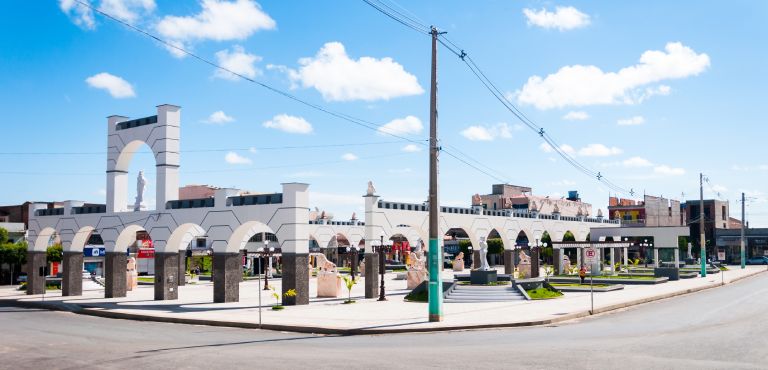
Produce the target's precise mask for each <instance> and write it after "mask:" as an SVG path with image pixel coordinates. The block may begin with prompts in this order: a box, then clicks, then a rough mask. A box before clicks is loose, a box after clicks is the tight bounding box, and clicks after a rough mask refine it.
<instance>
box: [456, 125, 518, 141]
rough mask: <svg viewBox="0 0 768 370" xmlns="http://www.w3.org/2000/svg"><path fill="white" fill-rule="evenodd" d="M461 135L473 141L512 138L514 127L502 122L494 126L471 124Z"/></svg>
mask: <svg viewBox="0 0 768 370" xmlns="http://www.w3.org/2000/svg"><path fill="white" fill-rule="evenodd" d="M461 135H462V136H464V137H465V138H467V139H469V140H471V141H492V140H494V139H496V138H504V139H509V138H512V128H510V127H509V125H508V124H506V123H504V122H502V123H497V124H495V125H493V126H484V125H476V126H469V127H467V128H466V129H464V130H462V131H461Z"/></svg>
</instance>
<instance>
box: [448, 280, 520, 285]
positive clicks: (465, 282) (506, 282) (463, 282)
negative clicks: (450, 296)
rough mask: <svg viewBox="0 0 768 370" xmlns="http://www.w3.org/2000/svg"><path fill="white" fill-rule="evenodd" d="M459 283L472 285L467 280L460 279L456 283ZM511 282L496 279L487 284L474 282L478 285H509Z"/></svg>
mask: <svg viewBox="0 0 768 370" xmlns="http://www.w3.org/2000/svg"><path fill="white" fill-rule="evenodd" d="M458 284H459V285H472V283H471V282H469V281H460V282H459V283H458ZM510 284H511V283H510V282H509V281H496V282H490V283H488V284H476V285H478V286H499V285H510Z"/></svg>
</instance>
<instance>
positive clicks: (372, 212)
mask: <svg viewBox="0 0 768 370" xmlns="http://www.w3.org/2000/svg"><path fill="white" fill-rule="evenodd" d="M363 198H365V254H374V251H373V243H374V240H376V241H379V234H377V232H380V231H381V225H377V223H376V221H378V218H379V217H377V214H378V212H379V207H378V203H379V196H378V195H366V196H364V197H363ZM367 267H368V266H366V268H367Z"/></svg>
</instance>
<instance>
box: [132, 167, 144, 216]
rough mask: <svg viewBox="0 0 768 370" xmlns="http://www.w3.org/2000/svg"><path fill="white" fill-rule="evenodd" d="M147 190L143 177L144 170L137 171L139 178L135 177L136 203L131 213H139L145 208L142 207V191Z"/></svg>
mask: <svg viewBox="0 0 768 370" xmlns="http://www.w3.org/2000/svg"><path fill="white" fill-rule="evenodd" d="M145 190H147V179H146V178H145V177H144V170H141V171H139V176H138V177H136V203H134V204H133V211H134V212H138V211H141V209H142V208H146V206H145V205H144V191H145Z"/></svg>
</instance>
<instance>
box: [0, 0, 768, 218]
mask: <svg viewBox="0 0 768 370" xmlns="http://www.w3.org/2000/svg"><path fill="white" fill-rule="evenodd" d="M381 1H383V2H384V3H385V4H387V5H390V6H392V7H395V8H396V9H400V10H401V11H404V10H402V9H401V8H398V5H399V6H402V7H403V8H405V9H407V10H408V11H409V12H411V13H412V14H413V15H414V16H415V17H418V18H419V19H420V20H422V22H423V23H424V24H435V25H437V26H438V27H439V28H441V29H443V30H445V31H447V32H448V34H447V35H448V37H449V38H450V39H451V40H452V41H454V42H455V43H457V44H459V45H460V46H461V47H463V48H464V49H465V50H466V51H467V52H468V53H469V54H470V55H471V56H472V58H473V59H474V60H475V61H476V62H477V63H478V64H479V65H480V66H481V67H482V68H483V71H484V72H485V73H486V74H487V75H488V76H489V77H490V78H491V79H492V80H493V81H494V83H495V84H496V85H497V86H498V87H499V88H500V89H501V90H502V91H503V92H504V93H505V94H507V96H508V97H509V98H510V99H511V101H512V102H514V103H515V104H516V105H517V106H518V107H519V108H520V109H521V110H522V111H523V112H524V113H525V114H526V115H527V116H528V117H530V118H531V119H532V120H533V121H535V122H536V123H537V124H538V125H540V126H543V127H545V128H546V131H547V132H548V133H549V134H550V135H552V136H553V137H554V138H555V139H556V140H557V141H558V142H559V143H560V144H564V146H563V150H565V151H566V152H568V153H571V155H573V156H574V157H575V158H576V159H577V160H578V161H580V162H581V163H583V164H585V165H587V166H589V167H590V168H592V169H594V170H595V171H600V172H601V173H602V174H603V175H605V176H606V177H608V178H609V179H610V180H611V181H613V182H614V183H616V184H618V185H620V186H621V187H623V188H626V189H630V188H631V189H634V190H635V191H636V192H637V194H640V195H641V194H642V193H643V192H644V191H645V192H646V193H648V194H653V195H664V196H666V197H673V198H677V199H680V198H681V197H682V194H683V193H685V198H688V199H690V198H695V197H697V196H698V173H699V172H704V173H705V174H706V175H707V176H708V177H709V179H710V183H709V184H708V185H707V186H705V196H706V197H708V198H710V197H718V193H719V197H720V198H722V199H727V200H731V207H732V210H731V216H737V217H738V216H740V215H739V214H738V208H739V207H740V205H739V204H738V203H736V199H737V198H738V197H739V196H740V193H741V192H742V191H745V192H747V194H748V195H749V196H751V197H753V198H754V200H753V201H752V202H751V203H749V205H748V209H749V212H748V217H749V220H750V221H751V225H753V226H768V200H767V199H766V197H768V195H766V193H768V190H766V189H765V185H764V184H765V183H766V180H768V176H767V175H768V160H766V159H765V155H763V153H762V148H763V140H764V139H763V137H764V136H765V134H766V128H765V126H764V125H763V123H764V117H765V113H764V110H763V109H762V107H763V106H764V100H765V93H764V86H765V85H766V83H767V82H768V78H766V74H765V73H763V72H761V71H763V70H764V66H765V64H766V59H767V58H766V56H767V55H768V48H766V47H765V45H764V40H766V39H768V26H767V25H766V23H765V19H766V16H767V15H768V3H765V2H755V1H749V2H748V1H734V2H729V3H728V4H727V5H724V4H723V3H720V2H714V1H705V2H697V3H696V4H695V6H692V4H691V3H685V2H667V1H636V2H630V1H622V2H607V1H605V2H591V1H568V2H551V1H482V2H467V1H439V2H438V1H405V0H397V2H393V1H392V0H381ZM91 3H92V4H93V6H95V7H97V8H99V9H102V10H104V11H107V12H109V13H111V14H113V15H115V16H116V17H118V18H121V19H123V20H125V21H127V22H129V23H132V24H134V25H136V26H138V27H141V28H143V29H146V30H148V31H149V32H152V33H154V34H158V35H160V36H162V37H163V38H165V39H167V40H169V41H172V42H174V43H175V44H176V45H180V46H182V47H184V48H188V49H190V50H192V51H194V52H195V53H197V54H199V55H200V56H202V57H204V58H207V59H210V60H213V61H218V62H220V63H223V64H225V65H227V66H229V67H230V68H231V69H233V70H236V71H238V72H239V73H241V74H244V75H247V76H250V77H252V78H254V79H255V80H257V81H260V82H263V83H265V84H268V85H270V86H273V87H276V88H278V89H281V90H285V91H289V92H290V93H291V94H294V95H296V96H297V97H299V98H301V99H304V100H306V101H308V102H311V103H313V104H318V105H321V106H323V107H327V108H328V109H332V110H334V111H338V112H342V113H345V114H349V115H352V116H355V117H359V118H362V119H365V120H367V121H370V122H373V123H376V124H377V125H385V124H388V123H392V124H391V125H389V126H386V127H387V128H388V129H390V130H396V132H398V133H399V135H400V136H405V137H408V138H410V139H412V140H416V141H419V140H424V139H426V137H427V126H428V122H429V117H428V106H429V61H430V59H429V51H430V41H429V38H428V37H427V36H426V35H420V34H418V33H416V32H415V31H413V30H411V29H408V28H406V27H404V26H402V25H400V24H398V23H396V22H394V21H393V20H391V19H389V18H387V17H386V16H384V15H382V14H381V13H379V12H377V11H376V10H374V9H373V8H371V7H370V6H368V5H366V4H365V3H364V2H363V1H353V0H350V1H334V2H318V1H259V2H258V3H257V2H253V1H249V0H239V1H219V0H207V1H196V0H193V1H162V0H156V1H154V0H93V1H91ZM8 5H10V6H8V7H7V8H6V9H7V11H5V12H2V13H1V14H0V86H2V89H0V107H1V108H2V111H3V114H2V118H1V119H0V120H2V121H1V122H2V128H3V132H4V138H5V140H3V146H2V149H1V150H0V152H2V153H4V154H0V159H1V160H2V161H3V163H4V166H3V168H2V170H0V172H2V173H3V175H4V177H5V178H6V179H7V180H6V181H4V184H5V185H4V186H3V191H2V196H1V197H0V203H3V204H13V203H18V202H22V201H26V200H64V199H79V200H86V201H92V202H103V201H104V193H103V192H104V188H105V177H104V170H105V168H106V160H105V159H106V154H105V153H104V152H105V150H106V148H105V146H106V134H105V133H106V128H107V127H106V118H105V117H106V116H109V115H112V114H119V115H125V116H129V117H144V116H148V115H152V114H154V111H155V106H156V105H158V104H162V103H171V104H177V105H180V106H182V108H183V110H182V141H181V148H182V167H181V183H182V184H190V183H204V184H212V185H218V186H234V187H238V188H242V189H249V190H253V191H259V192H270V191H279V189H280V185H279V184H280V183H281V182H289V181H301V182H308V183H310V184H311V187H310V189H311V191H312V192H313V193H312V197H311V201H312V203H313V206H315V205H316V206H318V207H320V208H322V209H327V210H329V211H331V212H334V213H335V214H336V217H337V218H341V219H346V218H348V217H349V216H350V215H351V213H352V212H354V211H357V212H358V214H360V212H359V209H360V207H361V206H362V202H361V198H360V196H361V195H363V193H364V191H365V188H366V183H367V181H368V180H373V181H374V183H375V184H376V187H377V189H378V191H379V193H381V195H382V196H383V197H384V198H385V199H391V200H401V201H412V202H421V201H423V200H425V199H426V195H427V172H426V171H427V163H428V162H427V159H428V158H427V153H426V151H425V150H421V151H409V150H408V148H405V147H406V145H408V144H409V142H406V141H402V140H399V139H397V138H393V137H391V136H387V135H382V134H380V133H377V132H375V131H373V130H367V129H364V128H361V127H359V126H356V125H353V124H350V123H349V122H345V121H342V120H339V119H338V118H335V117H332V116H329V115H327V114H324V113H322V112H318V111H316V110H312V109H310V108H308V107H306V106H303V105H301V104H297V103H296V102H294V101H291V100H289V99H286V98H284V97H282V96H279V95H276V94H274V93H272V92H269V91H268V90H266V89H264V88H262V87H259V86H256V85H254V84H252V83H249V82H246V81H242V80H238V79H235V78H233V76H230V75H227V74H224V73H221V72H218V73H217V72H216V71H215V70H214V69H213V68H212V67H211V66H208V65H205V64H203V63H200V62H199V61H197V60H194V59H193V58H190V57H186V58H180V57H178V56H176V55H174V54H173V53H172V52H170V51H169V50H167V49H166V48H165V47H163V46H161V45H158V44H157V43H156V42H154V41H152V40H151V39H148V38H147V37H145V36H142V35H140V34H138V33H136V32H134V31H131V30H129V29H127V28H125V27H124V26H122V25H119V24H116V23H115V22H113V21H110V20H108V19H106V18H104V17H103V16H101V15H98V14H93V13H90V12H87V11H85V10H84V8H82V7H81V6H80V5H78V4H77V3H76V2H73V1H71V0H65V1H61V2H59V1H21V0H11V1H10V3H9V4H8ZM439 57H440V61H439V83H440V90H439V92H440V95H439V112H440V129H439V130H440V136H441V140H442V144H443V145H444V146H445V147H447V148H451V147H453V148H458V149H459V150H460V151H461V152H463V153H466V154H468V155H469V156H471V157H472V158H473V159H476V160H478V161H480V162H482V163H483V165H484V166H487V167H488V168H491V169H493V170H494V173H498V174H499V175H498V176H499V177H502V178H504V179H505V180H507V181H508V182H510V183H513V184H519V185H528V186H531V187H533V188H534V192H535V193H536V194H541V195H552V196H562V195H565V194H567V191H568V190H579V191H580V193H581V195H582V197H583V198H584V200H585V201H588V202H591V203H592V204H593V205H594V206H595V207H599V208H605V206H606V205H607V197H608V194H609V189H608V188H607V187H606V186H605V185H604V184H601V183H600V182H598V181H597V180H596V179H594V178H590V177H587V176H585V175H583V174H582V173H580V172H578V171H576V170H575V169H574V168H573V167H571V166H570V165H568V164H567V163H566V162H565V161H563V160H562V159H560V158H558V157H556V156H555V154H554V153H553V152H552V151H551V148H547V147H546V146H542V141H541V140H540V138H539V137H538V135H536V134H535V133H534V132H532V131H530V130H528V129H527V128H526V129H523V128H522V126H521V124H520V122H518V121H517V120H516V118H515V117H514V116H512V115H511V114H510V113H509V112H508V111H506V110H505V109H504V108H503V107H502V106H501V105H500V104H499V102H498V101H496V100H495V99H494V98H493V97H492V96H491V95H490V94H489V93H488V92H487V91H486V90H485V89H484V88H483V87H482V85H480V83H479V82H478V81H477V80H476V79H475V78H474V76H473V75H472V74H471V72H470V71H469V70H467V69H466V67H465V66H464V64H463V63H461V61H460V60H459V59H458V58H456V56H454V55H452V54H450V52H449V51H448V50H446V49H445V48H441V49H440V51H439ZM217 112H218V113H217ZM329 144H341V145H343V146H332V147H331V146H328V147H323V148H308V146H316V145H329ZM285 146H292V147H302V148H298V149H291V150H288V149H265V148H274V147H285ZM206 149H219V150H220V151H201V150H206ZM411 149H412V148H411ZM51 152H55V153H59V154H33V153H51ZM74 153H83V154H74ZM139 169H145V170H146V176H147V177H148V178H149V179H150V180H154V175H155V174H154V161H153V159H152V156H151V154H150V152H149V150H148V148H145V149H144V150H143V151H142V152H140V153H138V154H137V155H136V157H135V160H134V162H133V164H132V165H131V174H130V175H129V176H131V177H132V178H133V177H135V174H136V173H137V172H138V170H139ZM441 180H442V181H441V199H442V202H443V203H445V204H450V205H468V204H469V201H470V197H471V195H472V194H474V193H487V192H489V191H490V185H491V184H493V183H496V182H498V180H496V179H493V178H491V177H489V176H487V175H485V174H483V173H480V172H478V171H476V170H474V169H472V168H470V167H467V166H466V165H464V164H462V163H461V162H458V161H457V160H455V159H453V158H451V157H449V156H447V155H443V156H442V157H441ZM152 183H153V182H152V181H150V184H152ZM129 189H133V186H129ZM148 194H154V189H151V188H150V189H149V191H148ZM132 196H133V194H131V197H132ZM624 196H628V195H627V194H624Z"/></svg>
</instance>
